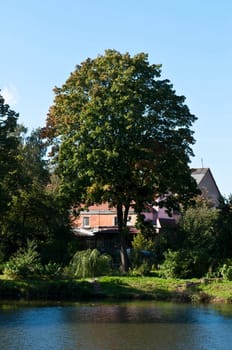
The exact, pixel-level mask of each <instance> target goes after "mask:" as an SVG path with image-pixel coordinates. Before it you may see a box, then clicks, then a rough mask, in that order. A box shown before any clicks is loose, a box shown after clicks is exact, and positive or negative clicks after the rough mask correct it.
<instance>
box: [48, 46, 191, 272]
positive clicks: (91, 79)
mask: <svg viewBox="0 0 232 350" xmlns="http://www.w3.org/2000/svg"><path fill="white" fill-rule="evenodd" d="M160 75H161V67H160V65H154V64H151V65H150V64H149V62H148V56H147V55H146V54H144V53H140V54H137V55H135V56H133V57H131V56H130V55H129V54H128V53H126V54H121V53H119V52H117V51H115V50H107V51H106V52H105V54H104V55H102V56H98V57H97V58H95V59H90V58H88V59H87V60H86V61H84V62H83V63H81V64H80V65H77V66H76V69H75V70H74V72H73V73H71V75H70V77H69V78H68V79H67V81H66V83H65V84H64V85H63V86H62V87H61V88H55V89H54V92H55V100H54V104H53V106H51V108H50V111H49V114H48V118H47V123H46V127H45V128H44V136H46V137H47V138H48V139H49V140H50V141H51V144H53V146H54V147H53V155H54V159H56V161H57V164H58V172H59V174H60V175H61V179H62V188H63V190H64V192H65V193H66V194H68V195H69V199H70V203H71V202H73V203H75V204H76V203H79V204H81V203H85V204H86V205H88V204H91V203H102V202H104V201H108V202H109V203H110V204H111V205H112V206H115V207H116V208H117V216H118V230H119V234H120V238H121V262H122V268H123V270H127V269H128V257H127V254H126V243H125V235H126V232H127V227H126V223H127V215H128V210H129V207H130V206H131V205H134V206H135V209H136V211H137V212H141V210H142V209H143V207H144V204H145V203H146V202H147V201H150V202H151V201H154V200H155V198H157V197H161V196H163V198H165V200H166V202H167V203H166V205H167V206H173V205H174V202H175V203H177V202H181V201H186V200H188V199H189V198H190V197H192V195H193V193H194V192H195V188H196V185H195V182H194V181H193V179H192V178H191V175H190V169H189V167H188V163H189V160H190V159H189V158H190V156H192V155H193V153H192V149H191V145H192V144H193V143H194V138H193V131H192V130H191V126H192V124H193V122H194V121H195V119H196V117H195V116H194V115H192V114H191V113H190V112H189V109H188V107H187V106H186V105H185V104H184V101H185V98H184V97H183V96H177V95H176V93H175V91H174V90H173V86H172V84H171V83H170V82H169V81H168V80H161V79H160ZM171 194H173V195H171Z"/></svg>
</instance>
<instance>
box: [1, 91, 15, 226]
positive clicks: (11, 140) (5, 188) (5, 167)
mask: <svg viewBox="0 0 232 350" xmlns="http://www.w3.org/2000/svg"><path fill="white" fill-rule="evenodd" d="M17 119H18V114H17V113H16V112H14V111H13V110H11V109H10V107H9V105H7V104H5V101H4V98H3V97H2V96H1V95H0V198H1V200H0V214H1V216H0V233H1V221H2V220H1V217H2V215H3V214H5V213H6V212H7V210H8V209H9V206H8V202H9V201H10V198H11V195H12V194H13V193H14V191H15V188H16V186H15V181H16V179H17V177H18V175H19V172H18V169H19V164H20V163H19V160H20V159H19V155H18V145H19V137H18V135H17V133H16V129H17Z"/></svg>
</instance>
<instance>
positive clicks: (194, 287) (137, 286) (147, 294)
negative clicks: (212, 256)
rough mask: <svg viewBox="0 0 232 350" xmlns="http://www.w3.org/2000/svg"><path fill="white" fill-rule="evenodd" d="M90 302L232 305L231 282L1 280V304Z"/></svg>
mask: <svg viewBox="0 0 232 350" xmlns="http://www.w3.org/2000/svg"><path fill="white" fill-rule="evenodd" d="M93 298H104V299H125V300H130V299H140V300H146V299H150V300H163V301H176V302H189V303H202V302H204V303H232V282H228V281H222V280H220V279H203V280H199V279H191V280H177V279H162V278H158V277H128V276H105V277H99V278H97V279H86V280H71V279H70V280H69V279H67V280H52V279H51V280H40V279H24V280H10V279H7V278H5V277H4V276H1V277H0V300H6V299H11V300H47V301H60V300H63V301H65V300H66V301H71V300H73V301H80V300H84V299H88V300H91V299H93Z"/></svg>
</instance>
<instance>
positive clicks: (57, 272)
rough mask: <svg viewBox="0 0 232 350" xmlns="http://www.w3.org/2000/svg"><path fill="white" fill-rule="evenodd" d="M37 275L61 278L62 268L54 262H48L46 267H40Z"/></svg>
mask: <svg viewBox="0 0 232 350" xmlns="http://www.w3.org/2000/svg"><path fill="white" fill-rule="evenodd" d="M38 272H39V274H40V275H42V276H44V277H53V278H54V277H55V278H56V277H61V276H62V273H63V268H62V267H61V266H60V265H59V264H58V263H55V262H51V261H49V263H48V264H46V265H41V266H40V269H39V271H38Z"/></svg>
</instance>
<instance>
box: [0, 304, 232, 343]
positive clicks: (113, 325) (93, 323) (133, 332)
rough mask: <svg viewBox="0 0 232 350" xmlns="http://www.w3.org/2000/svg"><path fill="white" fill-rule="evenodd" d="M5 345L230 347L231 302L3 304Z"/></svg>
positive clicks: (0, 338)
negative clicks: (206, 303) (189, 303)
mask: <svg viewBox="0 0 232 350" xmlns="http://www.w3.org/2000/svg"><path fill="white" fill-rule="evenodd" d="M0 349H1V350H27V349H30V350H31V349H33V350H73V349H78V350H116V349H120V350H143V349H144V350H156V349H157V350H231V349H232V305H214V306H212V305H211V306H191V305H182V304H181V305H180V304H173V303H157V302H136V303H135V302H130V303H119V304H105V303H93V304H72V305H59V306H57V305H55V306H35V305H34V306H20V305H9V304H7V305H0Z"/></svg>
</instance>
